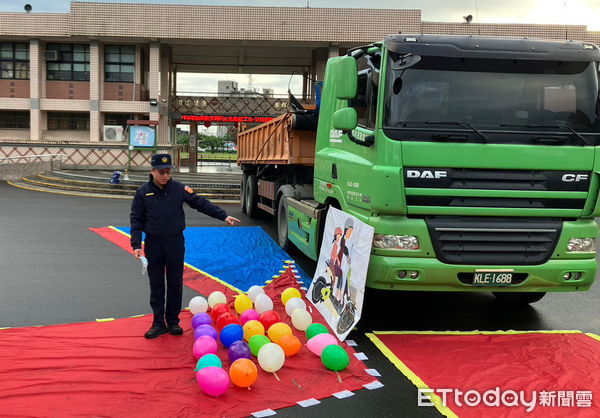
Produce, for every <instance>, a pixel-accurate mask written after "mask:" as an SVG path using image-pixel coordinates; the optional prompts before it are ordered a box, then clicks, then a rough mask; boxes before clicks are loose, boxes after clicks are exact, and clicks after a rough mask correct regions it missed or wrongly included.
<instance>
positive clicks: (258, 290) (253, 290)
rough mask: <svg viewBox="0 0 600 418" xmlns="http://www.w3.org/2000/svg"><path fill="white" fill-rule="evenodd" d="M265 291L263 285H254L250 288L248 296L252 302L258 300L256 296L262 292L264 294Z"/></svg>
mask: <svg viewBox="0 0 600 418" xmlns="http://www.w3.org/2000/svg"><path fill="white" fill-rule="evenodd" d="M264 293H265V291H264V289H263V288H262V287H260V286H257V285H254V286H252V287H251V288H250V289H248V297H249V298H250V300H251V301H252V302H256V297H257V296H258V295H260V294H264Z"/></svg>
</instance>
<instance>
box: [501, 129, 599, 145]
mask: <svg viewBox="0 0 600 418" xmlns="http://www.w3.org/2000/svg"><path fill="white" fill-rule="evenodd" d="M500 126H503V127H507V128H511V127H513V128H514V127H523V128H555V129H557V128H558V129H567V130H569V131H571V133H572V134H573V135H575V136H576V137H577V138H578V139H579V140H580V141H581V146H582V147H584V146H586V145H590V144H589V142H588V140H587V138H586V137H585V136H583V135H581V134H580V133H579V132H577V131H576V130H575V129H573V128H571V127H570V126H568V125H530V124H518V123H501V124H500Z"/></svg>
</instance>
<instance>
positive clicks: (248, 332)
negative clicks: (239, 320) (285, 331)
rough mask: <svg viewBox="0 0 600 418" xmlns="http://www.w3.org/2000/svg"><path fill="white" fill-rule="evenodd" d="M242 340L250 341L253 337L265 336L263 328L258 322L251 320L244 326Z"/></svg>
mask: <svg viewBox="0 0 600 418" xmlns="http://www.w3.org/2000/svg"><path fill="white" fill-rule="evenodd" d="M242 328H243V329H244V340H246V341H250V338H252V337H253V336H255V335H265V327H264V326H263V324H262V323H260V322H259V321H257V320H255V319H252V320H250V321H248V322H246V323H245V324H244V326H243V327H242Z"/></svg>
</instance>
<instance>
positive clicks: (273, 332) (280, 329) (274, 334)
mask: <svg viewBox="0 0 600 418" xmlns="http://www.w3.org/2000/svg"><path fill="white" fill-rule="evenodd" d="M291 334H292V329H291V328H290V326H289V325H288V324H286V323H285V322H276V323H274V324H273V325H271V326H270V327H269V330H268V331H267V335H268V336H269V339H270V340H271V341H273V342H274V343H275V344H277V343H278V342H279V339H280V338H281V337H283V336H284V335H291Z"/></svg>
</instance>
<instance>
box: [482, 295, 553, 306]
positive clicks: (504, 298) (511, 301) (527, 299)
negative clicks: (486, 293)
mask: <svg viewBox="0 0 600 418" xmlns="http://www.w3.org/2000/svg"><path fill="white" fill-rule="evenodd" d="M492 293H493V294H494V297H495V298H496V300H497V301H498V302H500V303H503V304H506V305H528V304H530V303H534V302H537V301H538V300H540V299H541V298H543V297H544V295H545V294H546V292H492Z"/></svg>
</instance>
